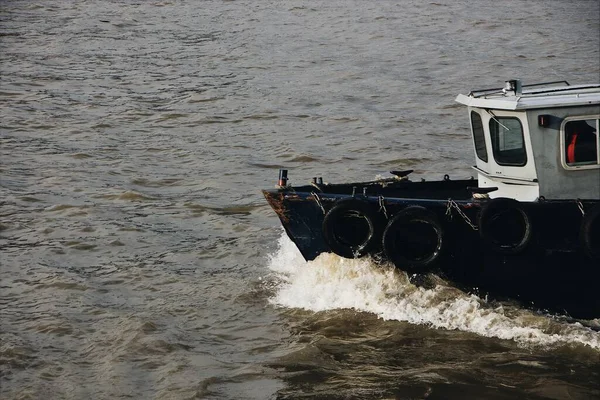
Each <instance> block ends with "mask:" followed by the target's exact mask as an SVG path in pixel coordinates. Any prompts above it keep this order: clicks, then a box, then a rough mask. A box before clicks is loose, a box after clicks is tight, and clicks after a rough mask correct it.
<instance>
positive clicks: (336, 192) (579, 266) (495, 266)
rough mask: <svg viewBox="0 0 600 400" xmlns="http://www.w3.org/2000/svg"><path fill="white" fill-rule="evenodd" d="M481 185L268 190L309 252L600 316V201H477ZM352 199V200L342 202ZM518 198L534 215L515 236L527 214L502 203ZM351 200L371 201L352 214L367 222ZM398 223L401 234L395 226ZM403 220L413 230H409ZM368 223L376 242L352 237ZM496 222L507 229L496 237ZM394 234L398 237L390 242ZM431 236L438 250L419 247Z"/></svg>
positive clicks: (410, 184)
mask: <svg viewBox="0 0 600 400" xmlns="http://www.w3.org/2000/svg"><path fill="white" fill-rule="evenodd" d="M476 186H477V181H474V180H466V181H449V180H445V181H439V182H410V181H407V180H403V181H398V182H397V183H394V182H392V183H390V184H385V185H381V184H375V183H372V182H366V183H356V184H348V185H312V186H303V187H295V188H292V187H285V188H282V189H279V190H269V191H263V193H264V195H265V197H266V199H267V201H268V202H269V204H270V205H271V207H272V208H273V209H274V210H275V212H276V213H277V215H278V216H279V219H280V220H281V223H282V225H283V227H284V228H285V230H286V232H287V234H288V236H289V237H290V239H291V240H292V241H293V242H294V243H295V244H296V246H297V247H298V249H299V250H300V252H301V253H302V255H303V256H304V258H305V259H306V260H312V259H314V258H316V257H317V256H318V255H319V254H321V253H324V252H334V253H337V254H340V255H342V256H345V257H349V256H350V257H352V256H362V255H367V254H368V255H371V256H373V257H374V258H375V259H380V260H390V261H392V262H393V263H394V264H396V265H397V266H398V267H399V268H401V269H403V270H405V271H407V272H408V273H409V274H416V276H419V275H424V274H426V273H429V272H434V273H436V274H439V275H441V276H443V277H444V278H446V279H449V280H450V281H452V282H454V283H455V284H456V285H457V286H458V287H460V288H462V289H463V290H466V291H468V292H474V293H477V294H478V295H479V296H486V295H490V296H492V297H493V298H496V299H499V300H504V299H514V300H517V301H520V302H521V303H523V304H524V305H526V306H528V307H533V308H535V309H538V310H542V311H549V312H552V313H560V314H567V315H570V316H572V317H574V318H581V319H593V318H600V292H599V290H598V285H599V282H600V260H599V259H598V258H597V257H598V247H600V246H599V245H598V243H597V240H598V226H599V224H600V222H599V221H600V212H599V211H600V201H598V200H589V201H583V200H582V201H580V200H573V201H540V202H522V203H519V202H516V201H514V200H505V201H504V203H503V202H502V200H498V199H496V200H489V199H485V198H483V199H479V200H477V199H474V198H473V196H474V194H473V191H477V189H476ZM476 197H485V196H476ZM345 203H348V204H350V206H344V209H343V210H342V211H340V210H338V209H339V206H340V205H345ZM513 206H514V207H516V208H518V211H519V212H520V213H521V214H522V215H523V216H524V218H525V221H526V224H525V225H526V228H523V227H521V226H520V225H519V224H516V223H515V224H514V225H515V228H514V229H516V230H519V232H521V233H518V234H515V235H514V236H516V239H515V238H511V235H512V234H513V233H511V232H508V231H510V229H512V228H511V225H510V223H511V219H515V221H517V220H518V219H519V218H520V217H519V215H521V214H518V213H517V214H514V215H515V216H514V217H513V216H512V215H513V214H507V213H504V212H505V211H506V210H504V209H502V208H503V207H504V208H511V207H513ZM352 207H355V208H358V209H361V210H363V209H364V211H360V210H358V211H356V210H351V212H352V213H353V216H354V217H356V215H358V216H361V217H362V216H363V215H361V213H362V214H365V213H366V214H368V218H366V219H367V220H369V221H367V222H368V223H363V224H362V225H348V220H349V215H350V213H349V209H350V208H352ZM334 209H335V210H334ZM369 209H370V211H369ZM408 210H410V212H407V211H408ZM415 211H416V212H415ZM513 211H514V210H513ZM582 211H583V212H582ZM494 213H496V215H494ZM502 213H504V214H502ZM590 213H592V214H594V215H592V217H593V218H594V219H593V220H592V221H591V222H590V220H589V215H588V217H587V219H586V216H585V215H587V214H590ZM334 214H336V215H334ZM402 214H406V215H408V217H406V215H402ZM596 214H597V215H596ZM415 215H416V216H415ZM334 217H339V218H338V219H334ZM486 218H487V219H486ZM354 219H356V218H354ZM363 219H364V218H363ZM399 219H400V221H396V220H399ZM416 220H418V221H419V222H420V223H421V225H427V223H431V224H432V226H433V227H434V228H435V229H430V230H431V232H433V233H431V234H430V233H423V235H420V233H419V232H418V231H419V229H420V227H419V226H418V225H417V224H415V223H414V222H415V221H416ZM391 221H394V222H395V224H396V225H397V227H396V232H392V233H390V226H391V225H393V224H392V223H391ZM407 221H408V222H407ZM517 222H518V221H517ZM411 223H412V225H410V224H411ZM336 224H338V225H339V226H338V227H336V226H334V225H336ZM343 224H346V225H343ZM507 224H508V225H507ZM517 225H519V226H517ZM521 225H523V224H521ZM592 225H593V231H592ZM340 226H341V227H342V228H340V229H338V228H339V227H340ZM363 227H364V228H363ZM402 227H406V229H405V230H407V231H409V232H402V229H403V228H402ZM507 227H508V228H507ZM584 228H585V229H587V231H586V230H585V229H584ZM336 229H337V231H336ZM361 229H364V230H365V231H368V233H369V235H368V246H363V244H366V240H367V239H364V240H365V243H362V242H361V240H363V239H358V240H357V241H356V243H358V244H356V243H354V242H353V240H354V233H353V232H352V231H355V230H361ZM495 230H498V231H500V230H505V231H507V232H504V233H503V235H496V234H497V232H494V231H495ZM336 232H337V233H336ZM427 235H429V236H432V238H433V239H432V240H429V239H427ZM494 235H496V236H497V237H494ZM582 235H583V236H582ZM585 235H587V236H585ZM521 236H523V237H521ZM365 237H366V236H365ZM390 238H394V240H395V242H394V243H392V244H390V242H391V241H392V239H390ZM427 240H429V241H430V242H432V243H433V244H432V245H431V249H430V248H429V247H427V246H424V247H423V249H422V250H420V249H419V248H420V245H421V244H423V243H420V241H421V242H423V241H427ZM386 241H387V243H386ZM355 244H356V247H355V248H354V249H355V250H356V249H359V250H360V251H356V252H355V253H354V254H352V253H347V252H345V248H344V246H348V247H352V246H354V245H355ZM403 246H404V247H403ZM397 253H406V254H408V255H406V256H405V254H397Z"/></svg>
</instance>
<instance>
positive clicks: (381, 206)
mask: <svg viewBox="0 0 600 400" xmlns="http://www.w3.org/2000/svg"><path fill="white" fill-rule="evenodd" d="M379 211H383V215H385V219H390V217H388V213H387V210H386V208H385V197H383V196H379Z"/></svg>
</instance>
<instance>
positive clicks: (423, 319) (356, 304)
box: [269, 234, 600, 350]
mask: <svg viewBox="0 0 600 400" xmlns="http://www.w3.org/2000/svg"><path fill="white" fill-rule="evenodd" d="M269 268H270V270H271V271H273V272H274V273H275V275H276V276H277V277H278V279H279V284H278V285H277V288H276V290H275V293H274V295H273V296H272V297H271V299H270V301H271V303H272V304H274V305H277V306H282V307H290V308H302V309H306V310H311V311H315V312H318V311H327V310H334V309H344V308H348V309H355V310H358V311H364V312H370V313H374V314H375V315H377V316H378V317H379V318H382V319H385V320H397V321H406V322H409V323H413V324H422V325H428V326H431V327H434V328H442V329H448V330H461V331H465V332H473V333H476V334H479V335H481V336H486V337H495V338H500V339H506V340H513V341H515V342H517V343H519V344H520V345H539V346H546V347H556V346H562V345H572V344H576V345H577V344H579V345H584V346H589V347H591V348H593V349H596V350H600V334H599V333H597V332H594V331H593V330H591V329H589V328H587V327H584V326H582V325H581V324H579V323H566V322H561V321H557V320H555V319H553V318H550V317H546V316H543V315H538V314H535V313H533V312H530V311H527V310H521V309H519V310H517V311H516V312H514V311H513V310H511V312H510V313H508V312H507V310H505V308H504V307H503V306H496V307H491V306H490V305H489V304H487V303H486V302H485V301H484V300H482V299H481V298H479V297H477V296H475V295H469V294H466V293H464V292H461V291H460V290H458V289H455V288H452V287H451V286H449V285H445V284H444V283H440V284H438V285H436V286H435V287H434V288H424V287H419V286H415V285H414V284H412V283H411V282H410V280H409V278H408V276H407V275H406V274H405V273H404V272H402V271H399V270H397V269H396V268H393V267H392V266H389V265H379V264H377V263H374V262H373V261H372V260H370V259H354V260H350V259H345V258H341V257H338V256H336V255H334V254H321V255H320V256H319V257H317V259H315V260H314V261H309V262H306V261H305V260H304V259H303V258H302V255H301V254H300V252H299V251H298V249H297V248H296V246H295V245H294V244H293V243H292V242H291V240H290V239H289V238H288V237H287V236H286V235H285V234H282V237H281V238H280V239H279V249H278V251H277V252H276V253H275V254H273V255H272V256H271V258H270V262H269ZM509 314H510V315H509Z"/></svg>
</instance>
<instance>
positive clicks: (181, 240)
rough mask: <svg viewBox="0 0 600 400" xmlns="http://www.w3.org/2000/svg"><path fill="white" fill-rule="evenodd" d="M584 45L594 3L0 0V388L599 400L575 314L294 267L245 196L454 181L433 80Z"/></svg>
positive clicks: (504, 74) (594, 362)
mask: <svg viewBox="0 0 600 400" xmlns="http://www.w3.org/2000/svg"><path fill="white" fill-rule="evenodd" d="M599 59H600V6H599V5H598V3H597V2H596V1H594V0H590V1H587V0H579V1H570V2H559V1H550V2H549V1H542V0H533V1H527V2H525V1H514V0H497V1H477V2H472V1H464V0H463V1H461V0H458V1H453V2H449V1H436V2H422V1H416V0H414V1H410V0H399V1H374V2H366V1H339V0H338V1H331V2H312V1H291V0H289V1H270V0H264V1H216V0H215V1H173V2H169V1H157V2H129V1H127V2H123V1H94V2H92V1H89V0H88V1H44V2H37V3H36V2H31V1H2V2H1V3H0V60H1V65H0V66H1V69H0V78H1V79H0V85H1V86H0V124H1V125H0V140H1V142H0V157H1V158H0V163H1V165H0V193H1V196H2V199H1V200H0V201H1V203H0V207H1V208H0V235H1V236H0V251H1V253H0V257H1V258H0V264H1V265H0V280H1V282H0V339H1V342H0V397H2V398H122V397H133V398H161V399H169V398H173V399H182V398H209V399H210V398H215V399H216V398H232V399H265V398H281V399H287V398H340V399H345V398H367V399H372V398H385V399H391V398H402V399H404V398H425V397H427V398H435V399H449V398H450V399H463V398H486V399H513V398H530V399H542V398H551V399H566V398H568V399H589V398H600V383H599V382H600V334H599V333H597V332H595V331H594V330H593V329H590V327H597V326H598V323H599V322H598V321H580V322H573V321H569V320H566V319H564V318H561V317H557V316H547V315H540V314H536V313H533V312H531V311H527V310H523V309H520V308H518V307H516V306H515V305H512V304H497V303H492V302H486V301H485V299H479V298H477V297H474V296H470V295H468V294H465V293H461V292H460V291H458V290H456V289H453V288H452V287H449V286H448V285H447V283H445V282H443V281H439V280H438V281H437V286H435V285H433V286H432V287H429V288H419V287H415V286H413V285H412V284H411V283H410V282H409V281H408V279H407V278H406V275H405V274H403V273H402V272H401V271H394V270H392V269H390V268H389V267H388V266H385V265H383V266H380V265H377V264H376V263H374V262H372V261H370V260H343V259H340V258H338V257H336V256H333V255H322V256H321V257H319V258H318V259H317V260H315V261H313V262H310V263H306V262H305V261H304V260H302V259H301V257H300V256H299V255H298V253H297V250H296V249H295V248H294V246H293V245H292V244H291V243H290V242H289V241H288V240H286V238H285V237H283V235H282V230H281V228H280V227H279V226H278V220H277V218H276V216H275V215H274V213H273V212H272V211H271V210H270V209H269V208H268V206H267V205H266V202H265V201H264V199H263V198H262V197H261V195H260V192H259V189H260V188H264V187H272V186H273V185H274V184H275V181H276V178H277V169H278V168H279V167H282V166H285V167H287V168H289V169H290V178H291V181H292V183H303V182H305V181H307V180H308V179H310V177H312V176H323V177H324V178H325V180H326V181H330V182H333V181H338V182H339V181H345V180H353V181H356V180H361V179H371V178H373V177H375V176H376V175H378V174H383V173H385V172H386V171H388V170H389V169H402V168H412V169H415V170H416V173H417V174H419V175H421V176H426V177H431V178H433V177H441V176H442V175H444V174H446V173H449V174H450V175H451V176H457V177H468V176H470V175H471V171H470V170H469V166H470V164H471V162H472V150H471V148H470V142H469V134H468V128H467V123H466V121H467V119H466V112H465V111H464V110H463V109H461V108H460V107H459V106H457V105H455V103H454V102H453V98H454V96H455V95H456V94H457V93H459V92H463V93H465V92H468V91H469V90H470V89H473V88H486V87H490V86H492V87H493V86H496V85H501V82H502V81H504V80H505V79H508V78H515V77H520V78H522V79H523V80H524V81H525V83H527V82H534V81H535V82H539V81H546V80H558V79H567V80H569V81H570V82H571V83H589V82H598V81H600V67H599V64H598V60H599ZM432 279H434V280H435V277H432Z"/></svg>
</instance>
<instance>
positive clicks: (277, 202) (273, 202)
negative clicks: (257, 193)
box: [262, 190, 290, 224]
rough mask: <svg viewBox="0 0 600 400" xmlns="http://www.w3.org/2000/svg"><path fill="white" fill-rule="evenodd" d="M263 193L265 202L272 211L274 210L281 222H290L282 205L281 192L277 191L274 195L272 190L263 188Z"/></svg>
mask: <svg viewBox="0 0 600 400" xmlns="http://www.w3.org/2000/svg"><path fill="white" fill-rule="evenodd" d="M262 192H263V195H264V196H265V199H267V203H269V205H270V206H271V208H272V209H273V211H275V214H277V216H278V217H279V219H280V220H281V222H283V223H286V224H287V223H288V222H290V220H289V218H288V216H287V214H286V212H285V207H284V205H283V199H284V197H283V193H277V194H276V195H275V194H274V193H272V192H268V191H266V190H263V191H262Z"/></svg>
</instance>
